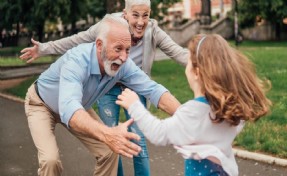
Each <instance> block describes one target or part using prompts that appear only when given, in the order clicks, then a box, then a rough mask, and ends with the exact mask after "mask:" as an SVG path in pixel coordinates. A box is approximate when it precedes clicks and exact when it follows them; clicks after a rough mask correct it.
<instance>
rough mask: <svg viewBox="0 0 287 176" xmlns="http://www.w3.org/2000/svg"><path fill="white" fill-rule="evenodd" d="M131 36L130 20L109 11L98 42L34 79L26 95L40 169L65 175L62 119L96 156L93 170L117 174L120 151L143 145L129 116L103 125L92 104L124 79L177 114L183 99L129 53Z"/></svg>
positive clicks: (74, 51) (133, 151) (134, 151)
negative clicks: (59, 132) (59, 133)
mask: <svg viewBox="0 0 287 176" xmlns="http://www.w3.org/2000/svg"><path fill="white" fill-rule="evenodd" d="M130 47H131V36H130V33H129V27H128V24H127V22H126V21H125V20H124V19H123V18H120V17H115V16H111V15H106V16H105V17H104V19H103V20H102V21H101V24H100V26H99V30H98V36H97V38H96V41H95V43H88V44H81V45H79V46H77V47H75V48H73V49H71V50H69V51H68V52H67V53H66V54H64V55H63V56H62V57H61V58H59V59H58V60H57V61H56V62H55V63H54V64H52V65H51V66H50V68H49V69H48V70H46V71H45V72H44V73H42V74H41V75H40V77H39V78H38V80H37V81H36V82H35V83H34V84H33V85H31V87H30V88H29V90H28V93H27V96H26V100H25V111H26V115H27V117H28V123H29V128H30V131H31V134H32V138H33V140H34V143H35V146H36V147H37V149H38V157H39V169H38V174H39V175H49V176H50V175H61V172H62V170H63V168H62V164H61V161H60V157H59V149H58V146H57V142H56V139H55V135H54V129H55V125H56V124H57V123H61V124H63V125H64V126H65V127H66V128H67V130H69V131H70V132H71V133H72V134H73V135H74V136H76V137H77V138H78V139H79V140H80V141H81V142H82V143H83V144H84V145H85V146H86V147H87V149H88V150H89V151H90V152H91V153H92V154H93V155H94V157H95V158H96V167H95V168H96V169H95V172H94V175H103V176H107V175H117V166H118V154H121V155H123V156H127V157H130V158H132V157H133V155H137V154H138V152H139V151H140V150H141V149H140V147H139V146H137V145H135V144H134V143H132V142H130V141H129V140H130V139H135V140H139V136H138V135H136V134H134V133H129V132H127V127H128V126H129V125H130V124H131V123H132V120H129V121H127V122H125V123H123V124H122V125H119V126H117V127H112V128H110V127H107V126H105V125H104V124H103V123H102V122H101V120H100V119H99V117H98V116H97V114H96V113H95V112H94V111H93V110H92V108H91V106H92V104H93V103H95V101H96V100H97V99H98V98H99V97H101V96H102V95H104V94H105V93H106V92H107V91H109V90H110V89H111V88H112V87H113V86H114V85H115V84H116V83H117V82H121V83H122V84H124V85H126V86H127V87H129V88H131V89H133V90H134V91H136V92H138V93H139V94H141V95H143V96H145V97H146V98H148V99H149V100H150V101H151V102H152V103H153V104H154V105H155V106H157V107H159V108H160V109H162V110H164V111H166V112H167V113H169V114H173V113H174V112H175V110H176V109H177V107H178V106H179V105H180V103H179V102H178V101H177V100H176V99H175V98H174V97H173V96H172V95H171V94H170V93H169V92H168V91H167V89H165V88H164V87H163V86H161V85H159V84H157V83H156V82H154V81H152V80H150V78H149V77H148V76H147V75H146V74H145V73H144V72H143V71H141V69H140V68H138V67H137V66H136V65H135V64H134V62H133V61H132V60H130V59H127V57H128V54H129V49H130Z"/></svg>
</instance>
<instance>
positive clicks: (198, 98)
mask: <svg viewBox="0 0 287 176" xmlns="http://www.w3.org/2000/svg"><path fill="white" fill-rule="evenodd" d="M194 100H195V101H199V102H202V103H205V104H209V103H208V101H207V99H206V98H205V97H204V96H201V97H196V98H195V99H194Z"/></svg>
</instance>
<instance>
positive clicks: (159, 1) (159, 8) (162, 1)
mask: <svg viewBox="0 0 287 176" xmlns="http://www.w3.org/2000/svg"><path fill="white" fill-rule="evenodd" d="M180 1H182V0H151V17H152V18H154V19H157V20H159V21H160V20H162V19H163V18H164V16H165V15H167V9H168V8H169V7H171V6H172V5H173V4H175V3H177V2H180Z"/></svg>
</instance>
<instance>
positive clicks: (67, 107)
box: [58, 60, 85, 127]
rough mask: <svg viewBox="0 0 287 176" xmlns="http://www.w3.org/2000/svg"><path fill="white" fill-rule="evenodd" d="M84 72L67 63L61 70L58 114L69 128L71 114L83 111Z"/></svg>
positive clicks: (76, 64)
mask: <svg viewBox="0 0 287 176" xmlns="http://www.w3.org/2000/svg"><path fill="white" fill-rule="evenodd" d="M84 75H85V71H84V69H83V68H81V66H80V65H79V64H78V63H76V62H74V61H73V60H71V61H69V62H68V63H67V64H65V66H63V67H62V69H61V76H60V85H59V101H58V103H59V113H60V118H61V121H62V122H63V123H65V124H66V125H67V127H69V121H70V119H71V117H72V116H73V114H74V113H75V112H76V111H77V110H79V109H84V107H83V106H82V97H83V84H82V82H83V81H82V80H83V79H84Z"/></svg>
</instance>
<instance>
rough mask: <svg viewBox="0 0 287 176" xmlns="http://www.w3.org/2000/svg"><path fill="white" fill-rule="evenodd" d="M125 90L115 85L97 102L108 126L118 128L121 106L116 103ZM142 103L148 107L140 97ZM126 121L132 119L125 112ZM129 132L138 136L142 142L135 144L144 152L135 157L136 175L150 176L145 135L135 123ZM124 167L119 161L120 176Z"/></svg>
mask: <svg viewBox="0 0 287 176" xmlns="http://www.w3.org/2000/svg"><path fill="white" fill-rule="evenodd" d="M123 89H124V87H123V86H119V85H115V86H114V87H113V88H112V89H111V90H110V91H109V92H107V93H106V95H104V96H103V97H101V98H100V99H99V100H98V101H97V107H98V110H99V116H100V118H101V119H102V121H103V122H104V123H105V124H106V125H107V126H110V127H111V126H116V125H118V123H119V114H120V108H121V107H120V106H119V105H117V104H116V103H115V101H116V100H117V97H118V95H120V94H121V93H122V90H123ZM139 97H140V100H141V102H142V103H143V104H144V105H145V106H146V99H145V97H143V96H140V95H139ZM124 112H125V116H126V119H127V120H128V119H130V116H129V115H128V112H127V111H126V110H124ZM129 131H131V132H133V133H136V134H138V135H139V136H140V137H141V139H140V141H133V142H134V143H136V144H138V145H139V146H141V148H142V151H141V152H140V153H139V155H138V156H134V157H133V163H134V175H136V176H149V175H150V165H149V155H148V151H147V145H146V141H145V138H144V135H143V133H142V132H141V131H140V129H139V128H138V126H137V125H136V124H135V123H133V124H132V125H131V126H130V127H129ZM123 175H124V174H123V166H122V161H121V158H120V160H119V168H118V176H123Z"/></svg>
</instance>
